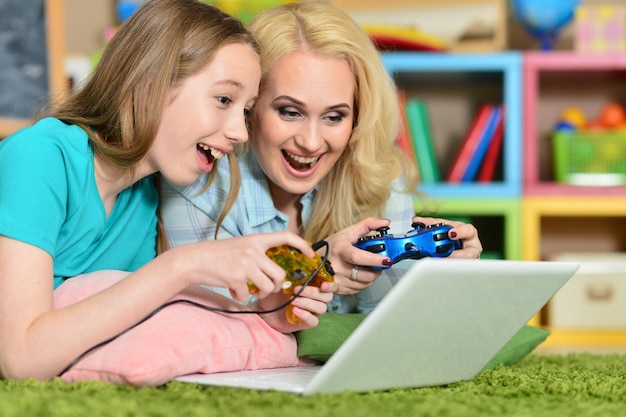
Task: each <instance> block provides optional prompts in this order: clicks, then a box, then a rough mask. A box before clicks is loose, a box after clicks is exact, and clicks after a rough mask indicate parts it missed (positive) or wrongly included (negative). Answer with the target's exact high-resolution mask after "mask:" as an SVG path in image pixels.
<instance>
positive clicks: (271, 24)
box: [162, 2, 482, 312]
mask: <svg viewBox="0 0 626 417" xmlns="http://www.w3.org/2000/svg"><path fill="white" fill-rule="evenodd" d="M248 27H249V29H250V31H251V32H252V34H253V36H254V37H255V39H256V40H257V42H258V43H259V46H260V49H261V84H260V89H259V99H258V100H257V102H256V104H255V106H254V109H253V112H252V114H251V117H250V120H249V123H250V132H251V137H250V143H249V146H247V147H245V148H242V149H240V150H239V152H238V153H237V157H238V163H239V165H240V167H241V176H242V183H241V187H240V190H239V195H238V199H237V201H236V203H235V205H234V207H233V208H232V209H230V210H229V211H228V212H227V214H226V216H225V217H224V218H223V219H221V218H220V215H221V214H222V212H221V208H222V207H221V206H220V205H219V204H217V203H218V202H219V201H221V200H223V198H224V196H225V195H226V194H227V193H228V190H229V186H230V177H229V175H228V169H227V167H226V166H220V167H219V172H218V175H217V177H216V182H215V184H214V185H213V186H212V187H211V188H209V189H208V190H207V191H205V192H203V190H202V182H201V181H200V182H197V183H196V184H194V185H192V186H190V187H176V186H172V185H171V184H165V185H164V187H163V188H162V197H163V211H162V213H163V221H164V226H165V229H166V234H167V236H168V240H169V242H170V244H171V245H172V246H179V245H182V244H186V243H190V242H194V241H199V240H205V239H213V238H214V237H215V236H217V238H226V237H232V236H245V235H247V234H251V233H265V232H276V231H283V230H289V231H292V232H294V233H297V234H299V235H300V236H303V237H304V238H305V239H307V240H308V241H311V242H317V241H319V240H322V239H324V240H326V241H328V242H329V244H330V254H329V259H330V260H331V263H332V266H333V269H334V270H335V273H336V275H335V281H336V283H337V284H338V291H337V294H338V296H337V297H335V299H334V300H333V302H332V303H331V305H330V308H331V311H335V312H354V311H359V312H369V311H371V309H372V308H374V307H375V306H376V304H377V303H378V302H379V301H380V299H382V297H383V296H384V294H385V293H386V292H387V291H388V290H389V289H390V288H391V286H392V285H393V284H394V283H395V282H397V279H398V278H399V277H401V276H402V274H403V272H404V271H405V270H406V269H407V268H408V267H410V266H411V262H410V261H405V262H399V263H397V264H395V265H393V267H391V268H389V269H385V270H384V272H383V273H382V274H381V272H380V270H375V269H372V268H368V267H367V266H377V267H381V266H382V267H389V266H391V260H390V259H389V258H386V257H384V256H381V255H377V254H373V253H369V252H367V251H363V250H359V249H356V248H354V247H353V245H352V244H353V243H354V242H356V240H357V239H358V237H360V236H362V235H364V234H366V233H368V232H369V231H371V230H375V229H377V228H380V227H387V226H389V227H390V228H391V230H390V232H391V233H397V234H404V233H406V232H407V231H408V230H410V228H411V224H412V222H413V221H420V222H423V223H425V224H433V223H439V222H443V221H444V220H442V219H432V218H424V217H414V216H415V211H414V208H413V198H414V197H415V196H416V195H417V193H418V192H417V180H416V169H415V167H414V166H412V165H411V164H410V163H409V161H408V159H407V158H406V156H405V155H403V154H402V152H401V151H400V150H399V149H398V148H397V147H396V146H395V145H394V142H395V138H396V136H397V132H398V125H399V114H398V107H397V98H396V97H397V96H396V88H395V86H394V83H393V81H392V79H391V78H390V77H389V75H388V73H387V71H386V70H385V68H384V67H383V65H382V63H381V60H380V58H379V54H378V51H377V50H376V49H375V47H374V46H373V45H372V43H371V42H370V40H369V38H368V36H367V35H366V33H365V32H364V31H363V30H362V29H361V28H360V27H359V26H358V25H357V24H356V23H355V22H354V21H353V20H352V19H351V18H350V17H349V16H348V15H347V14H346V13H344V12H343V11H341V10H339V9H338V8H336V7H334V6H332V5H330V4H327V3H321V2H320V3H317V2H296V3H288V4H284V5H281V6H278V7H276V8H273V9H270V10H268V11H265V12H262V13H261V14H260V15H258V16H257V17H256V18H255V19H253V20H252V21H251V22H250V24H249V26H248ZM447 223H450V224H451V225H452V226H454V227H453V229H451V231H450V233H451V236H452V237H453V239H458V240H462V241H463V243H464V249H462V250H457V251H455V252H453V254H452V255H451V257H457V258H476V257H478V256H479V255H480V252H481V251H482V245H481V243H480V240H479V238H478V233H477V230H476V229H475V228H474V227H473V226H472V225H470V224H463V223H460V222H447Z"/></svg>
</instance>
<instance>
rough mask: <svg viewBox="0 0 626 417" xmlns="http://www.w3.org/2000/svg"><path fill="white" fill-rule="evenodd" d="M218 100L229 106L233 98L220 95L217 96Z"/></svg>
mask: <svg viewBox="0 0 626 417" xmlns="http://www.w3.org/2000/svg"><path fill="white" fill-rule="evenodd" d="M217 101H219V102H220V104H222V105H224V106H227V105H229V104H230V103H232V100H231V99H230V97H227V96H219V97H217Z"/></svg>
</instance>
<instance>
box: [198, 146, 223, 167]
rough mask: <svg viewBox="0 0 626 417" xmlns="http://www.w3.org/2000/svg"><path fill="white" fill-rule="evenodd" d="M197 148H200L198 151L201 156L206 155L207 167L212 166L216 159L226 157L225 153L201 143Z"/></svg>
mask: <svg viewBox="0 0 626 417" xmlns="http://www.w3.org/2000/svg"><path fill="white" fill-rule="evenodd" d="M197 148H198V151H200V154H202V155H204V158H205V161H204V162H205V163H206V164H207V165H208V164H212V163H213V162H214V161H215V160H216V159H221V158H223V157H224V155H225V154H224V153H223V152H221V151H218V150H217V149H213V148H211V147H209V146H208V145H205V144H203V143H199V144H198V145H197Z"/></svg>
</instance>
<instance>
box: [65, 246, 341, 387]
mask: <svg viewBox="0 0 626 417" xmlns="http://www.w3.org/2000/svg"><path fill="white" fill-rule="evenodd" d="M311 247H312V248H313V250H314V251H316V252H317V250H319V249H321V248H323V247H326V252H325V253H324V256H322V262H321V263H320V264H319V265H318V267H317V268H315V270H314V271H313V272H312V273H311V274H309V276H308V278H307V279H306V281H305V282H304V284H302V288H300V291H298V292H297V293H294V295H293V297H291V298H290V299H289V300H288V301H286V302H285V303H283V304H281V305H279V306H278V307H275V308H272V309H270V310H227V309H223V308H219V307H211V306H207V305H204V304H201V303H198V302H196V301H191V300H184V299H177V300H172V301H168V302H167V303H165V304H163V305H161V306H159V307H157V308H156V309H154V310H153V311H152V312H151V313H150V314H148V315H147V316H146V317H144V318H143V319H141V320H140V321H138V322H137V323H135V324H134V325H132V326H131V327H129V328H127V329H126V330H123V331H121V332H120V333H118V334H116V335H114V336H112V337H110V338H108V339H106V340H104V341H102V342H100V343H98V344H96V345H95V346H92V347H90V348H89V349H87V350H86V351H84V352H83V353H81V354H80V355H79V356H78V357H77V358H76V359H74V360H73V361H72V362H70V364H69V365H67V366H66V367H65V368H64V369H63V370H62V371H61V372H60V373H59V374H58V376H59V377H60V376H61V375H63V374H64V373H66V372H67V371H69V370H70V369H71V368H72V366H74V365H76V363H77V362H78V361H79V360H81V359H82V358H84V357H85V356H86V355H88V354H89V353H91V352H92V351H94V350H96V349H98V348H99V347H102V346H104V345H106V344H108V343H111V342H112V341H114V340H115V339H117V338H118V337H120V336H122V335H123V334H125V333H127V332H129V331H130V330H132V329H134V328H135V327H137V326H139V325H140V324H142V323H144V322H145V321H147V320H148V319H150V318H152V317H153V316H155V315H156V314H157V313H159V312H160V311H161V310H163V309H164V308H166V307H169V306H171V305H174V304H189V305H191V306H193V307H198V308H201V309H204V310H209V311H215V312H218V313H226V314H268V313H274V312H276V311H279V310H282V309H283V308H285V307H287V306H288V305H289V304H291V303H292V302H293V300H295V299H296V298H298V297H299V296H300V294H302V291H304V289H305V288H306V287H307V286H308V285H309V284H310V283H311V281H312V280H313V278H314V277H315V276H316V275H317V273H318V272H319V271H320V270H321V269H322V267H323V266H325V265H326V267H327V268H329V265H327V261H328V252H329V245H328V242H326V241H325V240H321V241H319V242H317V243H314V244H313V245H311ZM329 272H331V271H329ZM331 273H332V272H331Z"/></svg>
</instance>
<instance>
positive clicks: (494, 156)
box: [478, 108, 505, 182]
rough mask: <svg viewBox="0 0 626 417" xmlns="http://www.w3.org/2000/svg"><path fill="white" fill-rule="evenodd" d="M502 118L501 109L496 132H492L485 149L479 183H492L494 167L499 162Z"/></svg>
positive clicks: (502, 126) (503, 114)
mask: <svg viewBox="0 0 626 417" xmlns="http://www.w3.org/2000/svg"><path fill="white" fill-rule="evenodd" d="M504 116H505V112H504V109H503V108H502V116H501V117H500V121H499V123H498V125H497V127H496V131H495V132H494V134H493V138H492V139H491V144H490V145H489V149H487V153H486V154H485V160H484V161H483V164H482V166H481V167H480V172H479V173H478V181H479V182H490V181H493V178H494V175H495V172H496V167H497V166H498V161H499V160H500V153H501V150H502V140H503V137H504Z"/></svg>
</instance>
